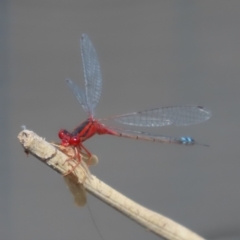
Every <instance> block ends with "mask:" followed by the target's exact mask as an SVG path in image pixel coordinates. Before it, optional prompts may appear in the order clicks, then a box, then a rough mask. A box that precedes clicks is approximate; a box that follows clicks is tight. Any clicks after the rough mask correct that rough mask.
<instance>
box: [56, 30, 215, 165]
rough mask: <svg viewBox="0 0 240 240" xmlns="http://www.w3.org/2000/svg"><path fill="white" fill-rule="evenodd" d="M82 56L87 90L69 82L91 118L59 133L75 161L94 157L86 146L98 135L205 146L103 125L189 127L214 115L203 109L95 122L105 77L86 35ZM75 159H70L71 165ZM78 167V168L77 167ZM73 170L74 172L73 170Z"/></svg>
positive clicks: (181, 108) (146, 113) (142, 113)
mask: <svg viewBox="0 0 240 240" xmlns="http://www.w3.org/2000/svg"><path fill="white" fill-rule="evenodd" d="M80 46H81V56H82V62H83V71H84V80H85V90H82V89H80V88H79V87H78V86H77V85H76V84H75V83H74V82H73V81H71V80H70V79H67V83H68V85H69V87H70V89H71V90H72V91H73V93H74V95H75V96H76V98H77V100H78V101H79V103H80V104H81V105H82V108H83V109H84V111H85V112H87V114H88V118H87V120H85V121H84V122H83V123H81V124H80V125H79V126H78V127H76V128H75V129H74V130H73V131H72V132H69V131H67V130H64V129H62V130H60V131H59V133H58V136H59V138H60V139H61V145H62V146H64V147H67V146H71V147H73V149H74V151H75V153H74V157H76V158H77V159H78V163H77V164H79V163H80V162H81V155H80V153H81V152H84V153H86V154H87V155H88V156H89V157H91V153H90V151H88V149H86V148H85V147H84V145H83V142H84V141H86V140H87V139H89V138H91V137H92V136H94V135H95V134H99V135H102V134H108V135H113V136H118V137H125V138H132V139H141V140H147V141H152V142H160V143H175V144H179V145H188V146H192V145H196V144H198V145H203V146H207V145H205V144H199V143H197V142H196V141H195V140H194V139H193V138H191V137H167V136H163V135H159V134H152V133H146V132H139V131H134V130H129V129H126V130H123V129H118V128H114V127H110V126H106V125H104V124H103V122H104V121H106V120H110V119H113V120H115V121H117V122H119V123H122V124H126V125H131V126H139V127H162V126H169V125H176V126H187V125H192V124H197V123H201V122H204V121H206V120H208V119H209V118H210V117H211V112H210V111H209V110H208V109H206V108H204V107H202V106H177V107H162V108H154V109H150V110H145V111H139V112H133V113H128V114H122V115H118V116H113V117H109V118H105V119H95V118H94V110H95V107H96V106H97V104H98V102H99V99H100V96H101V91H102V76H101V70H100V65H99V61H98V57H97V53H96V50H95V48H94V46H93V44H92V42H91V41H90V39H89V37H88V36H87V35H86V34H83V35H82V37H81V41H80ZM71 159H72V158H69V161H70V160H71ZM77 164H76V166H77ZM76 166H75V167H76ZM75 167H73V170H74V168H75Z"/></svg>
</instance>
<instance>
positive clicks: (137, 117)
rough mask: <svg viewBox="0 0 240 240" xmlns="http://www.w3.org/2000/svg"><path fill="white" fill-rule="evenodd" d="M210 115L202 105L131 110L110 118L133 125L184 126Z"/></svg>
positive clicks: (202, 120) (204, 119) (198, 121)
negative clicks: (131, 111)
mask: <svg viewBox="0 0 240 240" xmlns="http://www.w3.org/2000/svg"><path fill="white" fill-rule="evenodd" d="M210 117H211V112H210V111H209V110H207V109H206V108H204V107H201V106H181V107H163V108H155V109H151V110H146V111H140V112H133V113H128V114H123V115H119V116H115V117H111V119H114V120H115V121H117V122H120V123H123V124H127V125H133V126H141V127H161V126H168V125H176V126H186V125H191V124H197V123H200V122H204V121H206V120H208V119H209V118H210Z"/></svg>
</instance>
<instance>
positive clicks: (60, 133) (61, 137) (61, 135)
mask: <svg viewBox="0 0 240 240" xmlns="http://www.w3.org/2000/svg"><path fill="white" fill-rule="evenodd" d="M58 137H59V138H60V139H63V138H65V137H66V133H65V130H63V129H61V130H60V131H59V132H58Z"/></svg>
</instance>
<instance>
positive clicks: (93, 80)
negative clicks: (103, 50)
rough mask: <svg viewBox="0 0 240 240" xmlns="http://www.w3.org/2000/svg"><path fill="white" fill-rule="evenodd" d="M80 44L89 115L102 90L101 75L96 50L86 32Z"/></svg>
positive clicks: (91, 113)
mask: <svg viewBox="0 0 240 240" xmlns="http://www.w3.org/2000/svg"><path fill="white" fill-rule="evenodd" d="M80 45H81V55H82V62H83V71H84V80H85V90H86V103H87V104H86V105H87V108H88V112H89V113H90V115H93V111H94V109H95V107H96V105H97V103H98V102H99V99H100V96H101V92H102V75H101V70H100V65H99V61H98V57H97V53H96V50H95V48H94V46H93V44H92V42H91V40H90V39H89V37H88V36H87V35H86V34H83V35H82V37H81V42H80Z"/></svg>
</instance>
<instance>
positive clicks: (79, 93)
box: [66, 79, 90, 114]
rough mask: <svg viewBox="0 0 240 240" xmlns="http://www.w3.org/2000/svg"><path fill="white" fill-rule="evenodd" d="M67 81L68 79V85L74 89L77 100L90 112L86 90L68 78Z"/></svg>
mask: <svg viewBox="0 0 240 240" xmlns="http://www.w3.org/2000/svg"><path fill="white" fill-rule="evenodd" d="M66 81H67V84H68V86H69V87H70V89H71V90H72V91H73V93H74V95H75V96H76V98H77V100H78V101H79V102H80V104H81V105H82V108H83V109H84V111H86V112H87V113H88V114H90V112H89V107H88V103H87V98H86V94H85V92H84V91H83V90H82V89H81V88H79V87H78V86H77V84H75V83H74V82H73V81H72V80H70V79H67V80H66Z"/></svg>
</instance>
